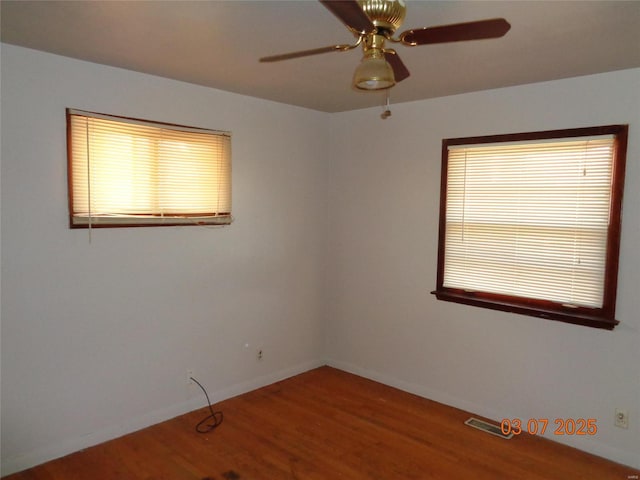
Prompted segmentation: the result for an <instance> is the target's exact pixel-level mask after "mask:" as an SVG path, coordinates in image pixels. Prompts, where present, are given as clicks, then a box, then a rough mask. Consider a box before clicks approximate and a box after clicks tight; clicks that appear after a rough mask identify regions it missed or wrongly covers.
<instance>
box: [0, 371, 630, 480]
mask: <svg viewBox="0 0 640 480" xmlns="http://www.w3.org/2000/svg"><path fill="white" fill-rule="evenodd" d="M215 409H216V410H222V411H223V412H224V423H223V424H222V425H221V426H220V427H218V429H216V430H215V431H214V432H213V433H209V434H198V433H196V432H195V429H194V428H195V425H196V423H197V422H198V421H200V420H201V419H202V418H204V417H205V416H206V415H207V413H208V410H207V409H201V410H198V411H195V412H191V413H189V414H187V415H183V416H180V417H177V418H175V419H172V420H169V421H167V422H164V423H161V424H158V425H155V426H152V427H149V428H146V429H144V430H141V431H139V432H135V433H132V434H130V435H126V436H124V437H121V438H118V439H115V440H112V441H110V442H106V443H104V444H101V445H98V446H95V447H91V448H88V449H86V450H84V451H82V452H77V453H74V454H71V455H68V456H66V457H64V458H61V459H57V460H53V461H51V462H48V463H45V464H43V465H40V466H37V467H34V468H32V469H29V470H25V471H23V472H21V473H17V474H14V475H10V476H8V477H5V478H6V480H76V479H77V480H165V479H166V480H285V479H286V480H336V479H344V480H396V479H398V480H401V479H416V480H418V479H419V480H423V479H424V480H427V479H434V480H456V479H474V480H499V479H518V480H542V479H544V480H555V479H558V480H560V479H562V480H566V479H572V480H575V479H585V480H587V479H588V480H596V479H597V480H607V479H612V480H628V479H632V478H638V477H637V475H638V474H639V473H640V472H638V471H637V470H634V469H631V468H628V467H625V466H622V465H619V464H616V463H613V462H610V461H607V460H604V459H602V458H599V457H595V456H592V455H589V454H587V453H584V452H581V451H579V450H576V449H573V448H570V447H567V446H564V445H560V444H558V443H555V442H551V441H548V440H546V439H543V438H540V437H534V436H531V435H528V434H522V435H520V436H517V437H514V438H513V439H511V440H503V439H500V438H497V437H494V436H492V435H489V434H487V433H484V432H480V431H478V430H476V429H473V428H471V427H468V426H466V425H464V424H463V422H464V420H466V419H467V418H468V417H470V416H472V415H471V414H470V413H468V412H464V411H461V410H457V409H454V408H451V407H447V406H445V405H442V404H439V403H436V402H432V401H429V400H426V399H423V398H420V397H417V396H414V395H411V394H408V393H406V392H402V391H399V390H396V389H394V388H391V387H387V386H385V385H381V384H379V383H376V382H372V381H370V380H367V379H364V378H362V377H358V376H355V375H351V374H348V373H345V372H342V371H340V370H336V369H333V368H330V367H322V368H318V369H315V370H312V371H309V372H306V373H304V374H302V375H298V376H296V377H292V378H290V379H287V380H284V381H282V382H278V383H275V384H273V385H270V386H267V387H264V388H261V389H258V390H255V391H253V392H249V393H247V394H244V395H240V396H238V397H235V398H232V399H229V400H226V401H223V402H220V403H218V404H216V405H215ZM634 476H635V477H634Z"/></svg>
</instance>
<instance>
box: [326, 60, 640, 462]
mask: <svg viewBox="0 0 640 480" xmlns="http://www.w3.org/2000/svg"><path fill="white" fill-rule="evenodd" d="M407 81H417V80H407ZM392 111H393V116H392V117H391V118H390V119H389V120H386V121H384V122H383V121H381V120H379V119H378V115H379V114H380V110H379V109H370V110H363V111H355V112H346V113H341V114H336V115H334V116H333V117H332V118H331V137H332V148H333V151H332V155H330V158H331V159H332V166H331V170H330V172H331V176H330V178H329V188H330V194H329V211H330V212H331V215H330V224H329V228H330V232H331V235H330V237H329V252H330V253H331V258H332V261H331V263H330V265H329V273H328V278H330V279H331V282H330V291H329V293H328V302H327V304H328V305H329V308H328V312H327V318H328V319H329V324H328V330H327V332H328V333H327V352H328V358H329V359H330V363H331V364H333V365H335V366H338V367H342V368H345V369H347V370H350V371H353V372H356V373H359V374H363V375H365V376H368V377H371V378H374V379H377V380H381V381H383V382H386V383H388V384H391V385H396V386H398V387H400V388H404V389H406V390H409V391H412V392H415V393H418V394H421V395H424V396H426V397H429V398H432V399H434V400H438V401H441V402H444V403H447V404H450V405H454V406H458V407H461V408H464V409H467V410H471V411H473V412H476V413H478V414H481V415H485V416H488V417H490V418H493V419H496V420H498V421H500V420H501V419H502V418H520V419H524V420H525V423H526V420H527V419H529V418H548V419H549V421H550V424H551V425H552V424H553V421H554V419H556V418H574V419H575V418H581V417H584V418H594V419H596V420H597V427H598V432H597V434H596V435H595V436H589V437H577V436H574V437H561V436H554V435H553V433H552V431H551V429H549V430H550V434H548V435H547V436H548V437H549V438H551V439H553V440H557V441H561V442H564V443H568V444H571V445H574V446H577V447H578V448H581V449H583V450H587V451H590V452H593V453H596V454H599V455H602V456H606V457H609V458H611V459H614V460H616V461H619V462H623V463H626V464H629V465H633V466H636V467H640V332H639V329H640V316H639V314H638V312H640V289H639V287H638V285H640V254H639V253H638V245H640V214H639V208H638V207H639V206H640V70H631V71H622V72H616V73H611V74H603V75H595V76H590V77H582V78H575V79H569V80H562V81H555V82H549V83H541V84H535V85H526V86H520V87H514V88H505V89H499V90H493V91H484V92H477V93H471V94H465V95H459V96H452V97H447V98H440V99H434V100H427V101H421V102H415V103H408V104H402V105H397V106H394V107H392ZM614 123H615V124H617V123H628V124H629V125H630V130H629V150H628V157H627V176H626V189H625V198H624V212H623V226H622V246H621V249H622V250H621V257H620V272H619V289H618V304H617V318H618V319H619V320H620V321H621V323H620V325H619V326H617V327H616V328H615V330H613V331H604V330H598V329H593V328H588V327H582V326H575V325H569V324H565V323H559V322H553V321H548V320H542V319H537V318H533V317H527V316H522V315H515V314H509V313H502V312H496V311H492V310H486V309H481V308H477V307H470V306H464V305H459V304H455V303H449V302H443V301H437V300H436V299H435V297H434V296H433V295H431V294H430V291H432V290H434V289H435V284H436V257H437V235H438V232H437V230H438V227H437V226H438V208H439V192H440V186H439V182H440V163H441V158H440V155H441V142H442V139H443V138H452V137H466V136H474V135H485V134H501V133H515V132H526V131H537V130H550V129H559V128H571V127H587V126H595V125H606V124H614ZM376 129H379V130H376ZM615 407H624V408H627V409H628V410H629V418H630V427H629V429H628V430H622V429H619V428H616V427H614V426H613V417H614V409H615Z"/></svg>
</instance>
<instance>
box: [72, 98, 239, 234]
mask: <svg viewBox="0 0 640 480" xmlns="http://www.w3.org/2000/svg"><path fill="white" fill-rule="evenodd" d="M68 135H69V139H68V141H69V168H70V178H69V180H70V209H71V223H72V226H74V225H76V226H86V225H94V226H112V225H145V224H149V225H153V224H162V225H178V224H194V223H196V224H226V223H230V221H231V137H230V134H228V133H226V132H217V131H212V130H205V129H197V128H190V127H180V126H174V125H166V124H161V123H154V122H147V121H142V120H132V119H123V118H120V117H110V116H106V115H100V114H93V113H88V112H82V111H77V110H68Z"/></svg>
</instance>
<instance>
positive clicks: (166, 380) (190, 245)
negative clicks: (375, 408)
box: [1, 45, 640, 474]
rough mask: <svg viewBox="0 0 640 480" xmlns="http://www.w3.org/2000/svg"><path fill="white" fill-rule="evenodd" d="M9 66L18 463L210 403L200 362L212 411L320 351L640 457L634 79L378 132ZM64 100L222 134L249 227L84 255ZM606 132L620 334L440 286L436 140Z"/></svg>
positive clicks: (68, 65)
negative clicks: (452, 294) (620, 144)
mask: <svg viewBox="0 0 640 480" xmlns="http://www.w3.org/2000/svg"><path fill="white" fill-rule="evenodd" d="M1 66H2V85H1V88H2V91H1V94H2V116H1V126H2V147H1V148H2V149H1V153H2V175H1V178H2V198H1V202H2V225H1V227H2V228H1V229H2V245H1V247H2V277H1V278H2V332H1V333H2V345H1V346H2V350H1V355H2V356H1V360H2V384H1V387H2V434H3V435H2V471H3V474H7V473H9V472H11V471H15V470H18V469H21V468H25V467H27V466H30V465H33V464H35V463H39V462H41V461H45V460H47V459H49V458H53V457H55V456H59V455H62V454H65V453H68V452H70V451H73V450H76V449H79V448H82V447H85V446H88V445H91V444H93V443H96V442H99V441H102V440H106V439H108V438H112V437H115V436H118V435H120V434H122V433H124V432H127V431H130V430H134V429H137V428H140V427H143V426H145V425H148V424H151V423H155V422H158V421H161V420H163V419H166V418H169V417H171V416H174V415H177V414H180V413H182V412H185V411H188V410H191V409H194V408H197V407H199V406H201V405H202V404H203V398H202V396H201V394H200V392H199V391H198V390H194V389H189V388H188V387H186V386H185V371H186V369H188V368H189V369H193V370H194V371H195V374H196V377H197V378H198V379H199V380H201V381H202V382H203V383H204V384H205V385H206V386H207V387H208V388H209V390H210V392H211V393H212V394H213V398H214V401H218V400H220V399H222V398H225V397H228V396H231V395H234V394H237V393H240V392H243V391H246V390H249V389H252V388H254V387H257V386H260V385H262V384H266V383H270V382H272V381H274V380H276V379H279V378H282V377H285V376H288V375H291V374H294V373H297V372H299V371H303V370H306V369H308V368H311V367H313V366H316V365H319V364H322V363H324V362H325V361H326V360H327V359H328V361H329V363H331V364H333V365H336V366H339V367H342V368H345V369H347V370H351V371H354V372H356V373H360V374H363V375H366V376H369V377H371V378H375V379H378V380H382V381H384V382H386V383H388V384H391V385H396V386H399V387H401V388H404V389H406V390H409V391H413V392H416V393H419V394H422V395H425V396H427V397H429V398H433V399H435V400H439V401H442V402H445V403H448V404H451V405H455V406H459V407H462V408H466V409H468V410H472V411H474V412H476V413H478V414H482V415H486V416H489V417H492V418H495V419H501V418H503V417H511V418H513V417H520V418H523V419H526V418H529V417H536V418H541V417H546V418H549V419H551V420H552V419H554V418H578V417H590V418H596V419H597V425H598V428H599V431H598V434H597V435H596V436H594V437H588V438H586V437H580V438H578V437H566V438H562V437H555V438H553V435H551V437H552V438H553V439H554V440H560V441H565V442H566V443H570V444H573V445H576V446H578V447H579V448H582V449H584V450H587V451H591V452H594V453H597V454H600V455H603V456H607V457H609V458H612V459H614V460H617V461H621V462H624V463H627V464H630V465H636V466H640V465H639V463H640V462H639V460H638V459H639V458H640V450H639V448H640V431H639V428H640V421H639V419H640V411H639V408H640V407H639V405H640V375H639V367H640V337H639V335H640V334H639V327H640V324H639V319H638V313H637V312H639V311H640V295H639V292H638V287H637V285H639V284H640V255H639V254H638V253H637V251H636V245H638V244H639V243H640V218H639V214H638V209H637V206H638V205H639V203H640V165H639V161H638V158H639V153H640V152H639V150H640V140H639V139H640V118H639V117H640V98H639V95H640V93H639V90H640V89H638V86H639V85H640V70H634V71H626V72H618V73H612V74H606V75H597V76H591V77H583V78H578V79H572V80H564V81H558V82H550V83H545V84H537V85H529V86H523V87H516V88H508V89H500V90H495V91H488V92H479V93H474V94H467V95H460V96H455V97H448V98H441V99H436V100H429V101H423V102H416V103H410V104H403V105H397V106H394V107H393V117H392V118H391V119H389V120H386V121H384V122H383V121H381V120H380V119H379V117H378V115H379V113H380V111H379V110H377V109H371V110H363V111H356V112H349V113H340V114H324V113H319V112H313V111H309V110H304V109H300V108H295V107H289V106H285V105H280V104H276V103H272V102H267V101H262V100H258V99H254V98H249V97H244V96H239V95H235V94H230V93H225V92H220V91H216V90H211V89H207V88H202V87H197V86H194V85H189V84H184V83H180V82H175V81H171V80H166V79H161V78H157V77H152V76H147V75H141V74H137V73H133V72H128V71H125V70H118V69H113V68H109V67H104V66H99V65H95V64H90V63H86V62H80V61H75V60H70V59H66V58H62V57H57V56H53V55H49V54H45V53H40V52H35V51H31V50H27V49H23V48H19V47H13V46H7V45H2V64H1ZM66 107H73V108H80V109H86V110H94V111H99V112H104V113H113V114H119V115H125V116H131V117H140V118H149V119H154V120H160V121H167V122H173V123H181V124H186V125H194V126H200V127H205V128H214V129H226V130H231V131H232V132H233V168H234V171H233V187H234V215H235V217H236V219H237V220H236V222H235V223H234V224H233V225H231V226H230V227H225V228H222V229H205V228H196V227H190V228H186V227H167V228H142V229H110V230H99V231H94V234H93V241H92V243H91V244H89V243H88V239H87V232H86V231H85V230H69V229H68V228H67V204H66V199H67V191H66V163H65V162H66V157H65V124H64V109H65V108H66ZM609 123H629V124H630V144H629V156H628V168H627V171H628V173H627V182H626V183H627V186H626V192H625V210H624V218H623V222H624V223H623V239H622V258H621V270H620V287H619V295H618V318H619V319H620V320H621V321H622V323H621V324H620V325H619V326H618V327H616V329H615V330H614V331H612V332H608V331H601V330H595V329H591V328H587V327H578V326H573V325H567V324H562V323H558V322H551V321H543V320H540V319H535V318H531V317H525V316H519V315H512V314H506V313H501V312H494V311H489V310H482V309H478V308H473V307H467V306H462V305H456V304H452V303H445V302H438V301H436V300H435V299H434V297H433V296H432V295H430V294H429V292H430V291H431V290H432V289H433V288H434V287H435V268H436V250H437V219H438V200H439V179H440V144H441V140H442V138H445V137H458V136H469V135H482V134H489V133H507V132H518V131H529V130H543V129H552V128H568V127H581V126H592V125H600V124H609ZM27 129H31V130H32V131H35V132H36V133H37V140H32V139H31V138H30V137H29V136H28V134H27ZM378 129H379V130H378ZM329 139H330V140H331V141H330V142H327V140H329ZM327 144H330V145H327ZM327 193H328V195H327ZM381 193H383V194H384V198H382V197H381ZM325 279H326V281H325ZM325 305H326V306H325ZM325 340H326V344H325ZM247 343H248V344H249V345H250V346H249V348H245V347H244V345H245V344H247ZM258 347H263V348H264V351H265V358H264V360H262V361H261V362H258V361H257V360H256V359H255V350H256V349H257V348H258ZM618 406H619V407H625V408H627V409H628V410H629V412H630V420H631V427H630V429H629V430H620V429H617V428H614V427H613V426H612V423H613V409H614V408H615V407H618Z"/></svg>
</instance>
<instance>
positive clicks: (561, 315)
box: [431, 290, 620, 330]
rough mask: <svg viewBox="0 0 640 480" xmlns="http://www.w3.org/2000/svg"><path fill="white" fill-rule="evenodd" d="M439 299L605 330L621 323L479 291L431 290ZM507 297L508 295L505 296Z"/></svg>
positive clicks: (581, 312)
mask: <svg viewBox="0 0 640 480" xmlns="http://www.w3.org/2000/svg"><path fill="white" fill-rule="evenodd" d="M431 293H432V294H433V295H435V296H436V298H437V299H438V300H444V301H446V302H455V303H462V304H465V305H473V306H476V307H483V308H489V309H492V310H500V311H503V312H510V313H518V314H522V315H529V316H532V317H538V318H544V319H547V320H556V321H560V322H566V323H573V324H575V325H584V326H586V327H593V328H601V329H605V330H613V328H614V327H615V326H616V325H618V323H620V322H619V321H618V320H615V319H610V318H605V317H602V316H596V315H588V314H585V313H584V312H583V311H580V312H560V311H557V310H551V309H546V308H544V307H538V306H537V305H525V304H519V303H514V302H510V301H508V300H502V299H492V298H484V297H481V296H479V294H478V293H472V292H470V293H467V292H464V293H458V292H451V291H446V290H434V291H433V292H431ZM505 298H506V297H505Z"/></svg>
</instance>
